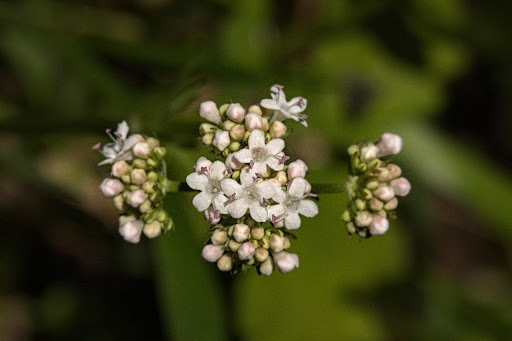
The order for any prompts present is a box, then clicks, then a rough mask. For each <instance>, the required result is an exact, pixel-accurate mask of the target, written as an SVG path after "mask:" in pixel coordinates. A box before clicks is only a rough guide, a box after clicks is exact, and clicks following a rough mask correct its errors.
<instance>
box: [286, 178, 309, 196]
mask: <svg viewBox="0 0 512 341" xmlns="http://www.w3.org/2000/svg"><path fill="white" fill-rule="evenodd" d="M306 187H307V181H306V180H304V179H303V178H295V179H293V181H292V183H291V185H290V187H289V188H288V195H290V196H292V197H296V198H301V197H302V196H304V193H305V191H306Z"/></svg>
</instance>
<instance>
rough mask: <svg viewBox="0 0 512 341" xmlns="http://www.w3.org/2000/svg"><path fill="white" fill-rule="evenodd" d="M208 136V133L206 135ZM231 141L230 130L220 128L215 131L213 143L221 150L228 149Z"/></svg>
mask: <svg viewBox="0 0 512 341" xmlns="http://www.w3.org/2000/svg"><path fill="white" fill-rule="evenodd" d="M205 136H206V135H205ZM230 143H231V139H230V138H229V132H227V131H225V130H219V131H216V132H215V136H214V137H213V141H212V145H213V146H214V147H215V148H217V149H218V150H220V151H223V150H224V149H226V147H227V146H229V144H230Z"/></svg>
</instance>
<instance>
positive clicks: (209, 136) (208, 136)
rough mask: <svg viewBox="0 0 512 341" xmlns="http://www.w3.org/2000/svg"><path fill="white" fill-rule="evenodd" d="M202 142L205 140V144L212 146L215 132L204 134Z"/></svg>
mask: <svg viewBox="0 0 512 341" xmlns="http://www.w3.org/2000/svg"><path fill="white" fill-rule="evenodd" d="M201 142H203V144H204V145H205V146H207V147H209V146H211V145H212V142H213V133H209V134H206V135H204V136H203V137H202V138H201Z"/></svg>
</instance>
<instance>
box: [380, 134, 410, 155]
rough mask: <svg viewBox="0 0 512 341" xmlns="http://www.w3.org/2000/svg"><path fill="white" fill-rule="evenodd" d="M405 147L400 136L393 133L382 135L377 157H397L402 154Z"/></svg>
mask: <svg viewBox="0 0 512 341" xmlns="http://www.w3.org/2000/svg"><path fill="white" fill-rule="evenodd" d="M403 145H404V141H403V140H402V138H401V137H400V136H398V135H396V134H391V133H385V134H382V136H381V138H380V141H379V142H378V143H377V147H378V148H379V153H378V155H377V156H378V157H382V156H388V155H396V154H398V153H400V151H401V150H402V147H403Z"/></svg>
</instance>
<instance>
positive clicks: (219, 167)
mask: <svg viewBox="0 0 512 341" xmlns="http://www.w3.org/2000/svg"><path fill="white" fill-rule="evenodd" d="M225 173H226V165H225V164H224V163H223V162H221V161H215V162H214V163H213V164H212V166H211V167H210V179H214V180H218V181H221V180H222V179H224V175H225Z"/></svg>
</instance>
